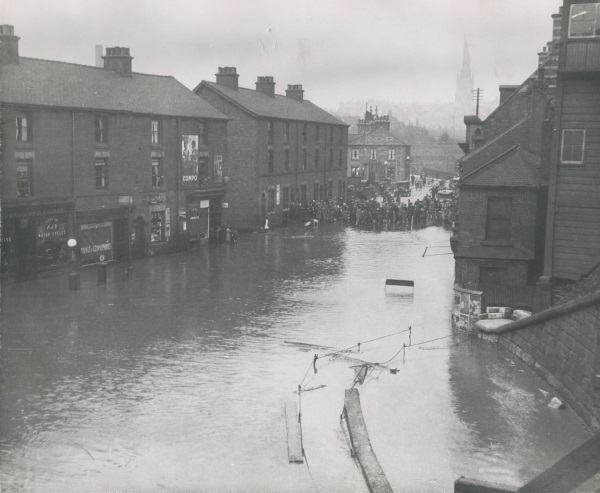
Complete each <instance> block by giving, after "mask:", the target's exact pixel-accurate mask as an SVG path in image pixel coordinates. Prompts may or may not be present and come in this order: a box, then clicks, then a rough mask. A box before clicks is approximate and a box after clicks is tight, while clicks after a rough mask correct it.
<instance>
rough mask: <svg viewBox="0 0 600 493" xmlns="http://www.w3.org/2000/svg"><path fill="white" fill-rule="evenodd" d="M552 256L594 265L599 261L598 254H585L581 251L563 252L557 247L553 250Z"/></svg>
mask: <svg viewBox="0 0 600 493" xmlns="http://www.w3.org/2000/svg"><path fill="white" fill-rule="evenodd" d="M554 258H555V259H560V260H572V261H574V262H575V261H576V262H581V263H582V264H589V265H590V266H594V265H596V264H597V263H598V261H600V258H598V255H587V254H585V253H583V252H579V253H574V252H565V251H562V250H559V249H556V251H555V252H554Z"/></svg>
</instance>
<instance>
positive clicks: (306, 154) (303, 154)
mask: <svg viewBox="0 0 600 493" xmlns="http://www.w3.org/2000/svg"><path fill="white" fill-rule="evenodd" d="M307 161H308V151H307V150H306V149H304V151H302V169H303V170H305V169H306V163H307Z"/></svg>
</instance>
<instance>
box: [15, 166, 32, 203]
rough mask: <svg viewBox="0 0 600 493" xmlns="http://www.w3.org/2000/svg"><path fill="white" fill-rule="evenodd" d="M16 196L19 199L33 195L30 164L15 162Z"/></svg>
mask: <svg viewBox="0 0 600 493" xmlns="http://www.w3.org/2000/svg"><path fill="white" fill-rule="evenodd" d="M17 195H18V196H19V197H30V196H32V195H33V165H32V163H31V162H27V161H19V162H17Z"/></svg>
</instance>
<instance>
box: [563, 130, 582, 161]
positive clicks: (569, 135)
mask: <svg viewBox="0 0 600 493" xmlns="http://www.w3.org/2000/svg"><path fill="white" fill-rule="evenodd" d="M584 149H585V130H579V129H577V130H576V129H564V130H563V131H562V148H561V151H560V162H561V163H562V164H583V151H584Z"/></svg>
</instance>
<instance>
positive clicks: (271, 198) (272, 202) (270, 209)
mask: <svg viewBox="0 0 600 493" xmlns="http://www.w3.org/2000/svg"><path fill="white" fill-rule="evenodd" d="M267 207H268V208H267V211H268V212H275V189H273V188H270V189H269V198H268V201H267Z"/></svg>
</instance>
